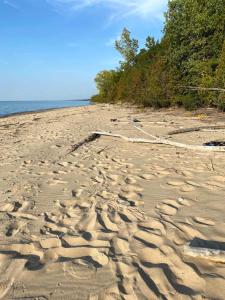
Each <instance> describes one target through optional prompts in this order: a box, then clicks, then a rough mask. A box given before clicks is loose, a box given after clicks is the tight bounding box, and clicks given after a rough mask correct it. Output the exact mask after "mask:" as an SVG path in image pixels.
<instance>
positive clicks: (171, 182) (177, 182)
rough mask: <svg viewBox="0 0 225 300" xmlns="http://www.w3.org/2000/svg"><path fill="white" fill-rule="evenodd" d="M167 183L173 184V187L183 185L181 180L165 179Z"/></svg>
mask: <svg viewBox="0 0 225 300" xmlns="http://www.w3.org/2000/svg"><path fill="white" fill-rule="evenodd" d="M167 184H168V185H171V186H174V187H180V186H182V185H184V184H185V183H184V182H183V181H178V180H177V181H176V180H171V181H167Z"/></svg>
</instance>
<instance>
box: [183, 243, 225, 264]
mask: <svg viewBox="0 0 225 300" xmlns="http://www.w3.org/2000/svg"><path fill="white" fill-rule="evenodd" d="M184 255H186V256H190V257H195V258H204V259H207V260H208V261H213V262H217V263H225V251H223V250H219V249H218V250H217V249H211V248H203V247H192V246H191V245H190V244H188V245H185V246H184Z"/></svg>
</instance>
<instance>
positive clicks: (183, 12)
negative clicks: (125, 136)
mask: <svg viewBox="0 0 225 300" xmlns="http://www.w3.org/2000/svg"><path fill="white" fill-rule="evenodd" d="M115 48H116V50H118V51H119V53H120V54H121V55H122V57H123V60H122V61H121V62H120V63H119V67H118V68H116V69H115V70H104V71H101V72H99V73H98V74H97V76H96V78H95V82H96V85H97V89H98V94H97V95H95V96H93V97H92V101H94V102H101V103H103V102H107V103H122V102H129V103H131V104H138V105H143V106H151V107H156V108H162V107H169V106H171V105H179V106H184V107H185V108H186V109H189V110H193V109H196V108H198V107H203V106H214V107H218V108H219V109H221V110H223V111H225V0H170V1H169V3H168V10H167V12H166V13H165V24H164V29H163V37H162V39H161V40H160V41H156V40H155V39H154V38H153V37H151V36H148V37H147V38H146V43H145V47H144V48H143V49H139V43H138V40H136V39H134V38H132V37H131V33H130V32H129V30H128V29H126V28H124V30H123V32H122V34H121V37H120V39H118V40H117V41H116V42H115Z"/></svg>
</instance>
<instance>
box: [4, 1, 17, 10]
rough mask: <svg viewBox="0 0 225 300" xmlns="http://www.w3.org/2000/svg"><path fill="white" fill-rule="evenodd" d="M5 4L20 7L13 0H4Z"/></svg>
mask: <svg viewBox="0 0 225 300" xmlns="http://www.w3.org/2000/svg"><path fill="white" fill-rule="evenodd" d="M3 4H5V5H7V6H10V7H11V8H15V9H19V7H18V6H17V5H16V4H15V3H14V2H12V1H9V0H3Z"/></svg>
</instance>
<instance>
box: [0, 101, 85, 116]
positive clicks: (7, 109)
mask: <svg viewBox="0 0 225 300" xmlns="http://www.w3.org/2000/svg"><path fill="white" fill-rule="evenodd" d="M86 105H90V101H88V100H72V101H66V100H65V101H0V117H2V116H6V115H10V114H15V113H22V112H31V111H38V110H45V109H51V108H63V107H73V106H86Z"/></svg>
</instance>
